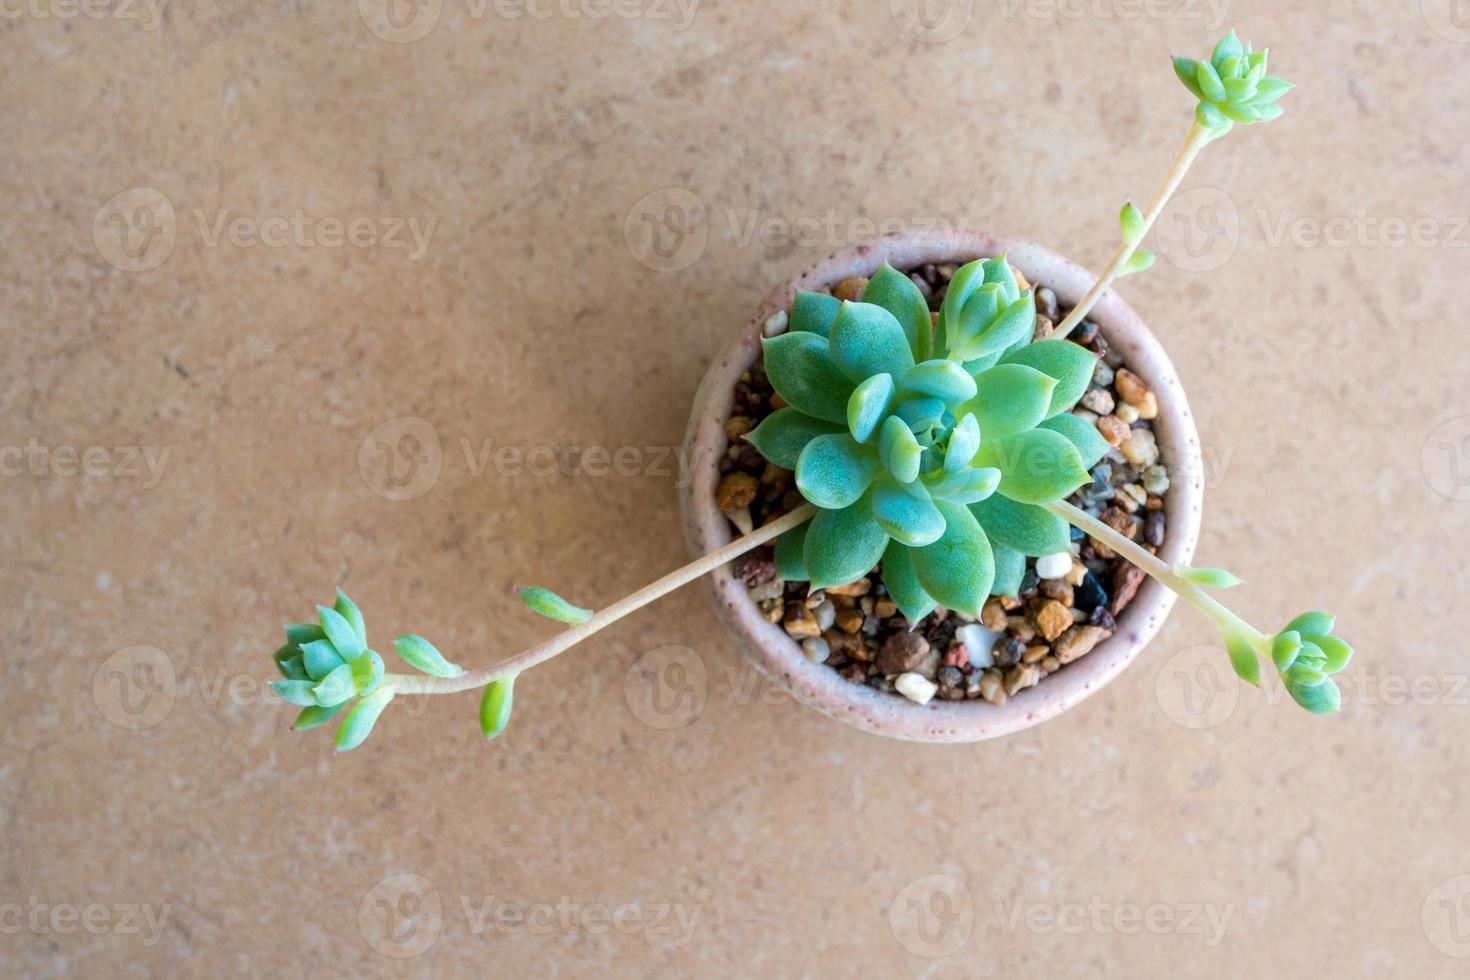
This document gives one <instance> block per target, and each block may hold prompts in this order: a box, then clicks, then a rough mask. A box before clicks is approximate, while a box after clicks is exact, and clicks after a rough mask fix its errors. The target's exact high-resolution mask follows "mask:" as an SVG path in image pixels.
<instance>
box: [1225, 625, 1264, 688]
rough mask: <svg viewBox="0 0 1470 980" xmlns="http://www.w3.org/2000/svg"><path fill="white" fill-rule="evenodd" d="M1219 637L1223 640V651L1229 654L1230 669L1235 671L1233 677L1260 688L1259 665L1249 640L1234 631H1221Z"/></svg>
mask: <svg viewBox="0 0 1470 980" xmlns="http://www.w3.org/2000/svg"><path fill="white" fill-rule="evenodd" d="M1221 635H1222V636H1223V638H1224V640H1225V651H1226V652H1227V653H1229V654H1230V667H1231V669H1232V670H1234V671H1235V676H1237V677H1239V678H1240V679H1241V680H1243V681H1245V682H1246V683H1247V684H1251V685H1254V686H1255V687H1260V686H1261V663H1260V661H1259V660H1258V659H1257V657H1256V650H1255V647H1253V646H1251V643H1250V640H1248V639H1246V637H1245V636H1244V635H1243V634H1242V633H1240V632H1238V631H1236V630H1223V631H1222V634H1221Z"/></svg>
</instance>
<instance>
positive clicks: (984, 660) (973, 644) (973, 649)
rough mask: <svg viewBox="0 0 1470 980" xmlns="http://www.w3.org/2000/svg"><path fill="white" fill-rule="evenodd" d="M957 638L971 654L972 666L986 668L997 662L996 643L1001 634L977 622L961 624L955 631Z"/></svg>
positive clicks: (979, 668)
mask: <svg viewBox="0 0 1470 980" xmlns="http://www.w3.org/2000/svg"><path fill="white" fill-rule="evenodd" d="M954 635H955V639H957V640H959V641H960V642H961V643H963V644H964V645H965V651H966V652H967V653H968V654H969V655H970V666H971V667H974V668H975V669H976V670H984V669H985V668H986V667H989V666H991V665H993V664H994V663H995V644H996V641H998V640H999V639H1000V637H1001V634H1000V633H998V632H996V631H993V630H989V629H986V628H985V627H984V626H980V625H979V624H977V623H970V624H968V625H966V626H961V627H960V628H959V629H957V630H955V632H954Z"/></svg>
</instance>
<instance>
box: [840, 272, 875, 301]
mask: <svg viewBox="0 0 1470 980" xmlns="http://www.w3.org/2000/svg"><path fill="white" fill-rule="evenodd" d="M867 288H868V280H867V277H866V276H850V277H848V278H846V279H844V280H842V281H841V282H839V283H838V284H837V285H835V286H833V287H832V295H833V296H835V297H836V298H837V299H839V300H851V301H852V302H854V303H859V302H861V301H862V298H863V291H864V290H865V289H867Z"/></svg>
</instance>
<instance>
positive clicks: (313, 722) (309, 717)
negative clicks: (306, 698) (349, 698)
mask: <svg viewBox="0 0 1470 980" xmlns="http://www.w3.org/2000/svg"><path fill="white" fill-rule="evenodd" d="M345 707H347V702H345V701H344V702H342V703H341V704H336V705H333V706H332V707H330V708H323V707H322V706H321V705H319V704H312V705H308V706H307V707H305V708H302V709H301V713H300V714H299V715H297V716H296V722H295V723H294V724H293V725H292V726H291V730H292V731H293V732H306V731H310V730H311V729H313V728H320V727H321V726H322V725H325V724H326V723H327V722H329V721H331V720H332V719H333V718H335V717H337V712H339V711H341V710H342V709H343V708H345Z"/></svg>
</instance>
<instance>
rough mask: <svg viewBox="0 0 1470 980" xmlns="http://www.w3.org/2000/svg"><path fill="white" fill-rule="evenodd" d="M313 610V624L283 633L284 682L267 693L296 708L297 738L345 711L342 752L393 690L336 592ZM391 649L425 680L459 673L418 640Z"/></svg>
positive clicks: (279, 655) (356, 614)
mask: <svg viewBox="0 0 1470 980" xmlns="http://www.w3.org/2000/svg"><path fill="white" fill-rule="evenodd" d="M316 608H317V622H315V623H298V624H295V625H292V626H287V627H286V643H285V645H284V646H282V647H281V648H280V649H278V650H277V651H276V652H275V655H274V658H275V662H276V668H277V669H278V670H279V671H280V672H281V676H282V677H283V678H284V679H283V680H279V681H273V682H272V683H271V687H272V688H273V689H274V690H275V692H276V693H277V694H278V695H280V697H281V699H282V700H284V701H287V702H288V703H290V704H296V705H300V706H301V713H300V714H299V715H297V717H296V724H295V725H293V726H292V727H293V729H294V730H295V731H298V732H300V731H307V730H308V729H312V728H318V727H320V726H322V725H325V724H326V723H327V722H329V721H331V720H332V719H333V718H335V717H336V716H337V714H338V713H339V712H341V711H343V710H344V709H346V711H347V714H346V716H345V717H344V718H343V719H342V724H341V726H340V727H339V728H338V729H337V750H338V751H344V752H345V751H346V750H348V749H354V748H356V747H357V746H359V745H361V744H362V743H363V741H365V740H366V739H367V737H368V735H369V734H371V732H372V730H373V726H374V725H375V724H376V723H377V720H378V716H379V715H380V714H382V713H383V709H384V708H386V707H387V706H388V703H389V702H390V701H392V700H393V687H392V685H391V684H389V683H385V682H384V677H385V674H384V666H383V658H382V656H380V655H379V654H378V653H377V651H375V650H370V649H368V645H367V624H366V623H364V622H363V618H362V612H361V611H360V610H359V609H358V608H357V605H356V604H355V603H354V602H353V601H352V600H351V599H349V598H347V596H346V594H345V593H343V592H342V590H341V589H338V590H337V601H336V602H335V603H334V604H333V605H332V607H331V608H328V607H326V606H317V607H316ZM393 646H394V649H395V650H397V651H398V655H399V656H400V657H402V658H403V660H404V661H405V662H406V663H408V664H409V665H410V666H412V667H414V668H416V669H418V670H419V671H422V672H423V673H425V674H430V675H432V676H435V677H458V676H459V675H460V674H463V673H464V671H463V670H461V669H460V668H459V667H457V666H455V665H454V664H451V663H449V662H448V661H447V660H445V659H444V657H443V655H442V654H440V653H439V651H438V650H436V649H434V646H433V644H431V643H429V641H428V640H425V639H424V638H423V637H421V636H400V637H399V638H398V639H396V640H394V641H393Z"/></svg>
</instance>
